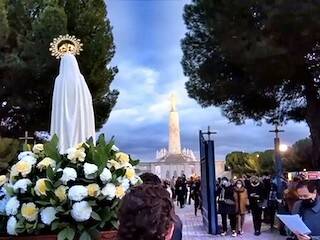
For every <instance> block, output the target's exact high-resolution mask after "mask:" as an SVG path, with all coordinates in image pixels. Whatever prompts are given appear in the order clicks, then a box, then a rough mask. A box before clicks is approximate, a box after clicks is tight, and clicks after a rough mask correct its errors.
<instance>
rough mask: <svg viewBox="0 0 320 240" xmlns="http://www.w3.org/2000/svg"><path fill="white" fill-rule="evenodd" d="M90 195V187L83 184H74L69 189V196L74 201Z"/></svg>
mask: <svg viewBox="0 0 320 240" xmlns="http://www.w3.org/2000/svg"><path fill="white" fill-rule="evenodd" d="M87 196H88V189H87V188H86V187H84V186H81V185H75V186H72V187H71V188H70V189H69V192H68V197H69V199H70V200H73V201H81V200H82V199H84V198H85V197H87Z"/></svg>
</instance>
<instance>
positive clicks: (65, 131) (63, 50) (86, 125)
mask: <svg viewBox="0 0 320 240" xmlns="http://www.w3.org/2000/svg"><path fill="white" fill-rule="evenodd" d="M60 37H61V36H60ZM55 40H56V39H55ZM73 44H76V43H72V42H69V43H67V44H63V45H62V46H58V44H57V46H56V50H57V51H60V55H59V57H61V61H60V69H59V75H58V76H57V78H56V79H55V84H54V91H53V99H52V112H51V127H50V134H51V136H53V135H54V134H56V135H57V136H58V138H59V151H60V153H61V154H64V153H66V152H67V149H68V148H71V147H74V146H75V145H76V144H78V143H81V142H84V141H86V140H87V139H88V138H90V137H93V138H94V139H95V124H94V112H93V106H92V96H91V94H90V91H89V88H88V86H87V84H86V81H85V79H84V77H83V76H82V74H81V73H80V69H79V66H78V62H77V59H76V57H75V56H74V54H75V51H76V50H77V49H75V46H74V45H73ZM51 49H52V48H51ZM51 49H50V50H51ZM78 50H79V51H80V50H81V45H80V47H79V49H78ZM52 55H53V54H52Z"/></svg>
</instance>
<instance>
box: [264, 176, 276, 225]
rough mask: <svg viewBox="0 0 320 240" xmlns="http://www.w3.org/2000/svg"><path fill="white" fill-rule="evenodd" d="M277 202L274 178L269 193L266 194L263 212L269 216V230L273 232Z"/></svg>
mask: <svg viewBox="0 0 320 240" xmlns="http://www.w3.org/2000/svg"><path fill="white" fill-rule="evenodd" d="M278 206H279V202H278V198H277V185H276V179H275V178H274V179H273V180H272V182H271V185H270V191H269V193H268V199H267V208H266V210H265V211H267V212H268V213H269V214H268V215H269V219H270V229H271V230H274V220H275V215H276V212H277V210H278Z"/></svg>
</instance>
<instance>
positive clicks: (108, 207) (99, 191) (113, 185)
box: [0, 135, 141, 240]
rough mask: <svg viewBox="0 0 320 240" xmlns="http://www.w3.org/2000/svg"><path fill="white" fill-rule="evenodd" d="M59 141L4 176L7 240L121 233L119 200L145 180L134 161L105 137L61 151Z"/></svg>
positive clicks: (0, 195) (0, 184)
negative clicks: (23, 236) (9, 239)
mask: <svg viewBox="0 0 320 240" xmlns="http://www.w3.org/2000/svg"><path fill="white" fill-rule="evenodd" d="M57 146H58V139H57V137H56V136H54V137H53V138H52V139H51V141H49V142H47V143H44V144H36V145H34V146H33V148H32V151H24V152H21V153H20V154H19V155H18V159H17V161H16V162H15V164H14V165H12V166H11V168H10V169H9V174H8V176H5V175H2V176H0V215H2V216H1V217H2V218H5V221H6V229H7V233H8V234H9V235H20V234H30V235H33V234H42V233H48V232H52V233H57V234H58V239H59V240H60V239H68V240H72V239H75V238H77V239H78V238H79V239H81V240H84V239H88V240H89V239H95V238H96V237H95V236H97V234H98V233H99V231H102V230H110V229H115V228H117V224H118V222H117V210H118V205H119V200H120V199H121V198H122V197H123V196H124V195H125V193H126V191H127V189H128V188H129V187H130V186H132V185H136V184H138V183H139V182H140V181H141V180H140V179H139V177H138V176H136V174H135V165H137V164H138V160H133V159H131V157H130V156H129V155H128V154H126V153H123V152H119V149H117V148H116V147H115V146H114V142H113V141H112V140H111V141H110V142H109V143H106V141H105V138H104V136H103V135H101V136H100V137H99V139H98V141H97V143H96V145H95V144H94V143H93V141H92V139H90V140H88V141H87V142H85V143H81V144H78V145H77V146H75V147H73V148H70V149H68V151H67V153H66V154H60V153H59V151H58V148H57Z"/></svg>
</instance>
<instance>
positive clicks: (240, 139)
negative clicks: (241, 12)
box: [100, 0, 309, 161]
mask: <svg viewBox="0 0 320 240" xmlns="http://www.w3.org/2000/svg"><path fill="white" fill-rule="evenodd" d="M188 2H189V0H107V8H108V16H109V19H110V21H111V24H112V26H113V35H114V42H115V45H116V54H115V57H114V58H113V61H112V65H116V66H118V68H119V73H118V74H117V75H116V77H115V80H114V81H113V83H112V88H115V89H118V90H119V91H120V96H119V98H118V103H117V105H116V106H115V108H114V109H113V111H112V112H111V115H110V118H109V120H108V122H107V123H106V124H105V125H104V127H103V128H102V129H101V130H100V132H103V133H105V134H106V135H107V136H108V137H111V136H115V138H116V142H117V146H118V147H120V148H121V149H122V150H123V151H126V152H128V153H130V154H132V155H133V156H134V157H136V158H140V159H141V160H142V161H151V160H153V159H154V157H155V152H156V150H157V149H160V148H163V147H166V146H167V142H168V114H169V96H170V94H171V93H173V92H175V93H176V95H177V98H178V110H179V113H180V126H181V141H182V145H183V147H187V148H191V149H192V150H194V152H195V153H196V154H198V132H199V130H200V129H206V128H207V126H208V125H210V126H211V127H212V129H214V130H216V131H217V132H218V135H216V136H215V144H216V159H224V157H225V155H226V154H227V153H229V152H231V151H235V150H241V151H256V150H264V149H267V148H272V147H273V134H271V133H269V132H268V131H269V130H271V129H272V126H270V125H267V124H263V125H262V126H258V125H257V124H255V123H254V122H252V121H247V123H246V124H245V125H241V126H236V125H235V124H233V123H229V122H228V120H227V119H226V118H225V117H223V116H222V114H221V110H220V109H219V108H213V107H210V108H201V107H200V106H199V105H198V104H197V103H196V102H195V101H194V100H193V99H190V98H188V96H187V92H186V90H185V88H184V83H185V82H186V81H187V78H186V77H185V76H184V75H183V71H182V67H181V64H180V61H181V58H182V51H181V48H180V40H181V39H182V38H183V37H184V34H185V32H186V29H185V26H184V23H183V19H182V14H183V6H184V5H185V4H186V3H188ZM282 128H283V129H284V130H285V133H283V134H282V137H281V141H282V143H286V144H293V143H294V142H295V141H297V140H298V139H301V138H305V137H307V136H308V135H309V129H308V127H307V125H306V124H305V123H300V124H297V123H292V122H290V123H289V124H287V125H286V126H283V127H282Z"/></svg>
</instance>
